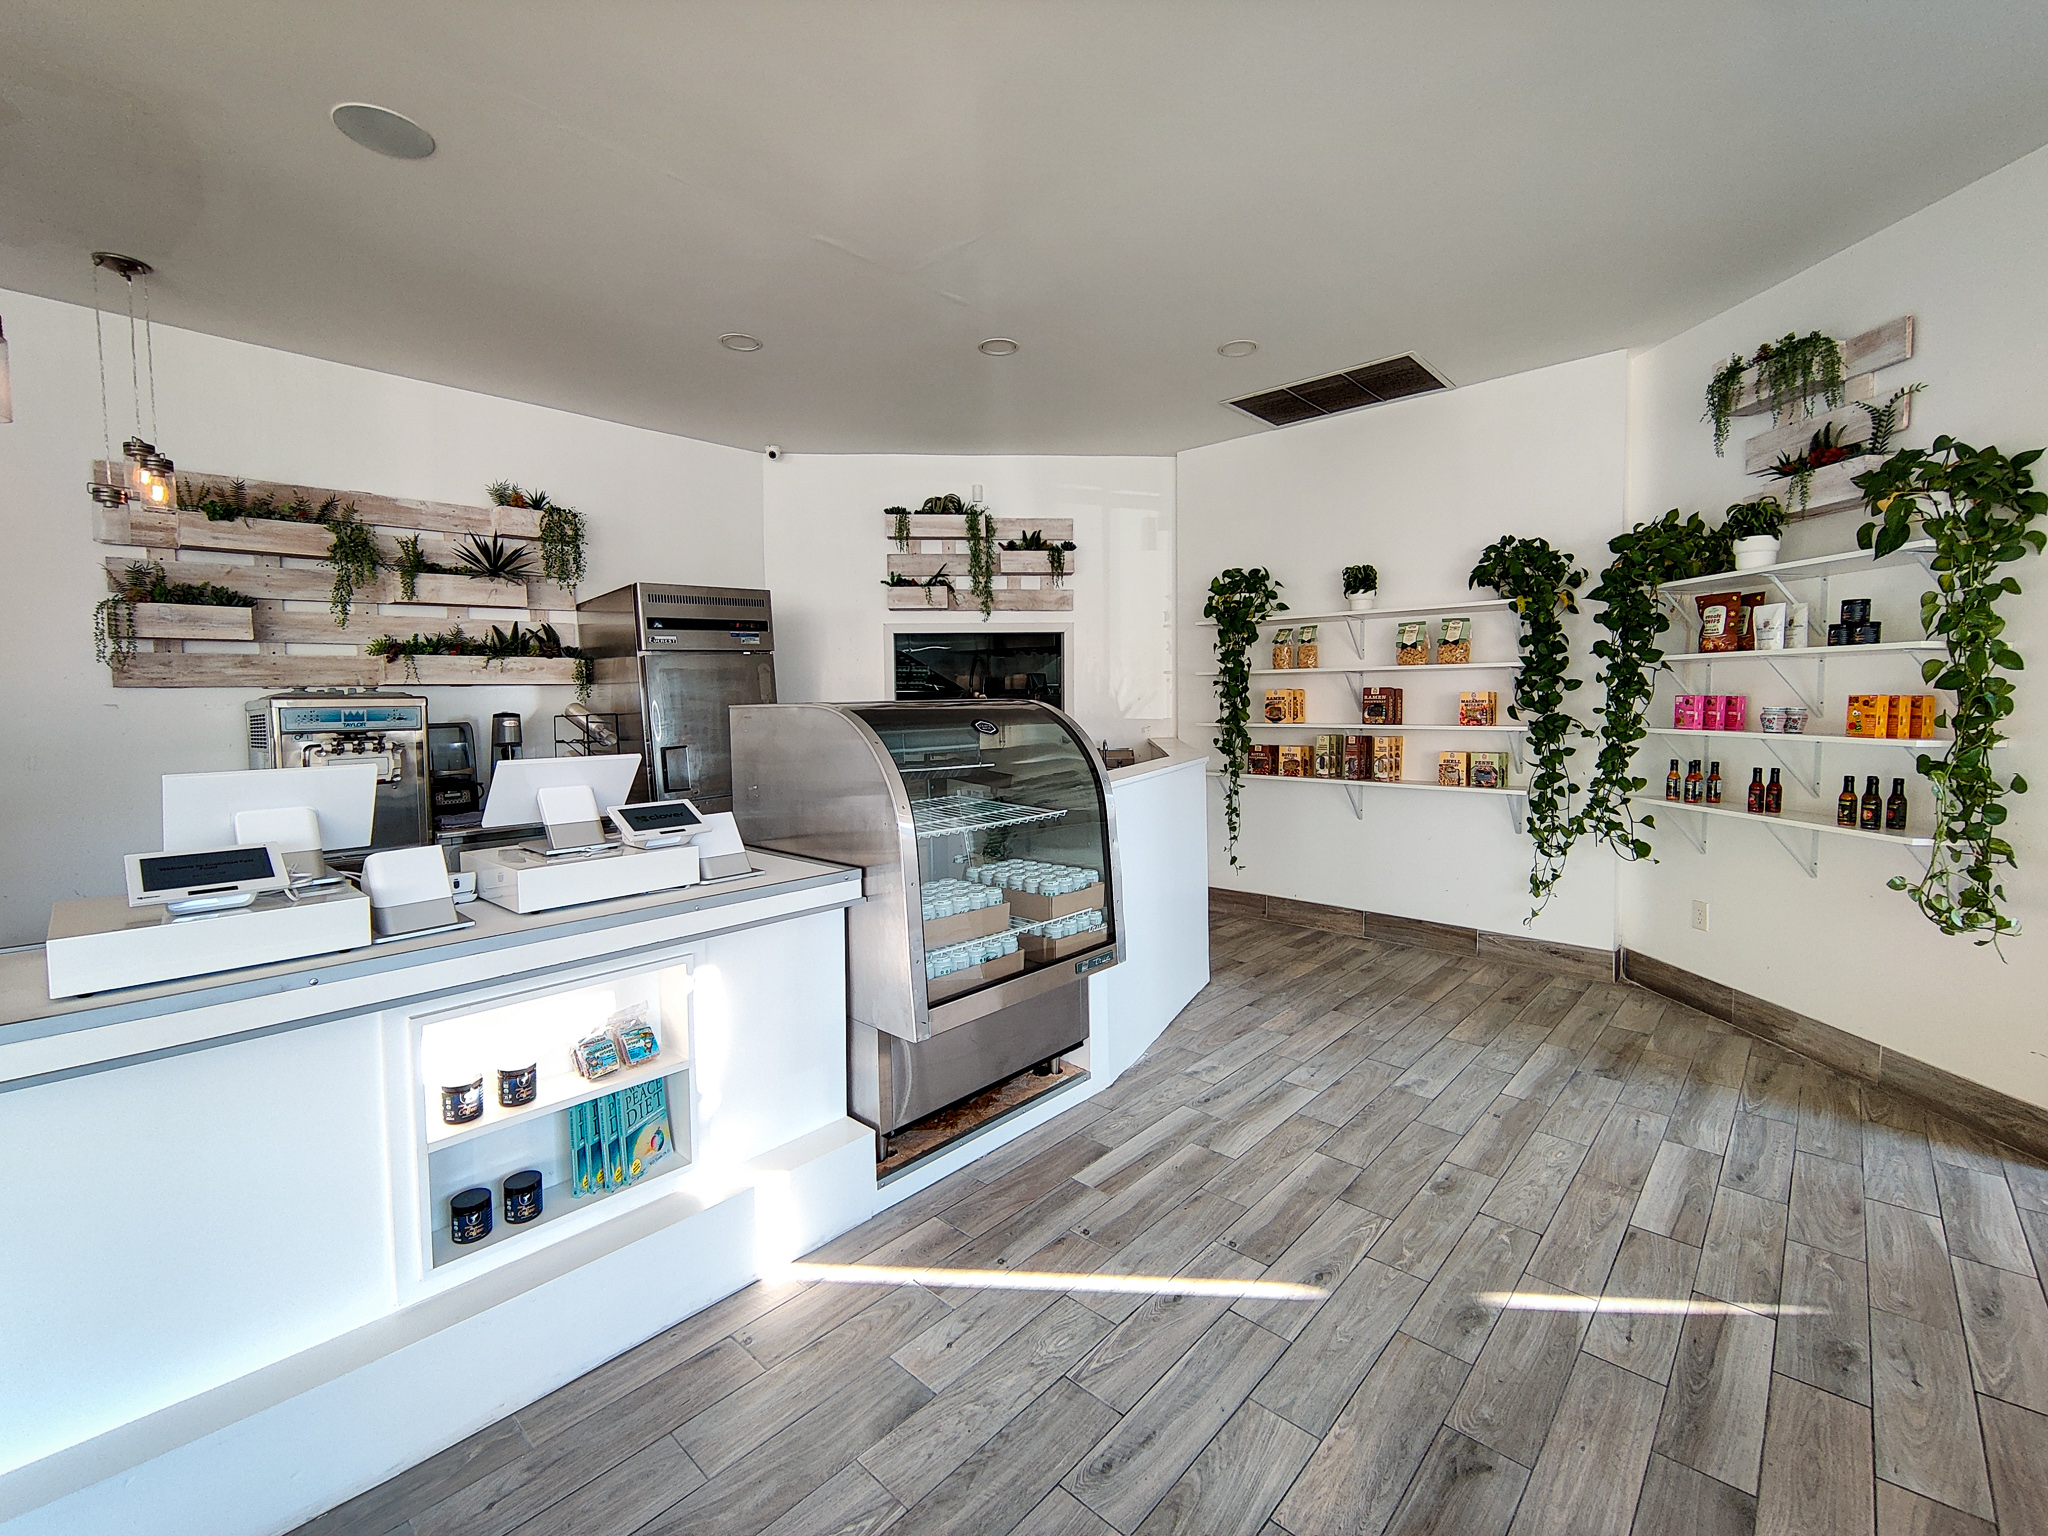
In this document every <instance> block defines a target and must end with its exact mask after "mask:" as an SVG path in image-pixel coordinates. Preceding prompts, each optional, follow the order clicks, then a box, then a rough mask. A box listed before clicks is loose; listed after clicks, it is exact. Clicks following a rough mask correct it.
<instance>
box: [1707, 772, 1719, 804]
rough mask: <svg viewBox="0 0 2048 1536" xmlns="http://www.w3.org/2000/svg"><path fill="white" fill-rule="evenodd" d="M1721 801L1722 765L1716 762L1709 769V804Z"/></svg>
mask: <svg viewBox="0 0 2048 1536" xmlns="http://www.w3.org/2000/svg"><path fill="white" fill-rule="evenodd" d="M1720 803H1721V765H1720V764H1719V763H1714V764H1712V765H1710V766H1709V767H1708V769H1707V804H1709V805H1719V804H1720Z"/></svg>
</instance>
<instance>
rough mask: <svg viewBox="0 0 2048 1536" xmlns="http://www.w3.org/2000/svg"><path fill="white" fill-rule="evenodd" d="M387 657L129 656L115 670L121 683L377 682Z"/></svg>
mask: <svg viewBox="0 0 2048 1536" xmlns="http://www.w3.org/2000/svg"><path fill="white" fill-rule="evenodd" d="M384 681H385V676H384V663H383V662H382V661H380V660H379V659H378V658H377V657H375V656H183V655H178V654H175V653H173V652H169V651H164V652H159V653H156V654H153V655H152V654H144V655H140V656H130V657H129V658H128V659H127V660H126V661H124V662H123V663H122V664H121V665H120V666H119V667H117V668H116V669H115V670H114V686H115V687H116V688H233V689H235V690H236V691H238V692H240V693H245V694H246V693H247V692H249V691H250V690H251V689H261V688H375V687H378V686H380V685H381V684H383V682H384Z"/></svg>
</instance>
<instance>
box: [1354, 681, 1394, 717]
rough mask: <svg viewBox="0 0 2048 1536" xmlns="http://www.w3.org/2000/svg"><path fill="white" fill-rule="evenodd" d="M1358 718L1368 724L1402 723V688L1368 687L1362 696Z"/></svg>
mask: <svg viewBox="0 0 2048 1536" xmlns="http://www.w3.org/2000/svg"><path fill="white" fill-rule="evenodd" d="M1358 718H1359V719H1360V720H1361V721H1362V722H1364V723H1365V724H1366V725H1400V724H1401V723H1402V720H1401V690H1400V689H1398V688H1368V689H1366V690H1365V691H1364V693H1363V695H1362V696H1361V698H1360V707H1359V712H1358Z"/></svg>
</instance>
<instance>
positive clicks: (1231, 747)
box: [1202, 565, 1287, 869]
mask: <svg viewBox="0 0 2048 1536" xmlns="http://www.w3.org/2000/svg"><path fill="white" fill-rule="evenodd" d="M1286 611H1287V605H1286V604H1285V603H1283V602H1281V601H1280V583H1279V582H1277V581H1275V580H1274V579H1273V576H1272V573H1271V572H1270V571H1268V570H1267V569H1266V568H1265V567H1264V566H1262V565H1261V566H1253V567H1252V568H1251V569H1250V570H1244V569H1242V568H1241V567H1238V566H1232V567H1231V568H1230V569H1229V570H1227V571H1225V572H1224V573H1223V574H1222V575H1221V576H1218V577H1217V578H1216V579H1215V580H1214V581H1212V582H1210V583H1209V600H1208V601H1207V602H1206V603H1204V604H1203V605H1202V617H1203V618H1205V619H1214V620H1215V621H1216V750H1217V751H1219V752H1221V753H1222V754H1223V823H1224V827H1225V829H1226V839H1225V844H1224V847H1225V851H1226V852H1227V853H1228V854H1229V855H1230V866H1231V868H1233V869H1236V868H1239V867H1240V866H1239V864H1238V862H1237V829H1238V803H1237V797H1238V790H1239V788H1240V787H1241V780H1242V778H1243V775H1244V763H1245V754H1246V753H1247V751H1248V750H1249V749H1250V747H1251V744H1252V736H1251V731H1250V729H1249V726H1250V723H1251V713H1252V674H1251V648H1252V647H1253V646H1254V645H1256V644H1257V643H1258V639H1259V625H1260V624H1261V623H1262V622H1264V621H1265V620H1266V619H1269V618H1271V617H1272V616H1273V615H1274V614H1276V613H1285V612H1286Z"/></svg>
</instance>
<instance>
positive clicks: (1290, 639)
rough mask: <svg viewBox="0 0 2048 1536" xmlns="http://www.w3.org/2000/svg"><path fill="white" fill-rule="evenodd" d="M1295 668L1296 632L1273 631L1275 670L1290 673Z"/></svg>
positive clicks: (1290, 630)
mask: <svg viewBox="0 0 2048 1536" xmlns="http://www.w3.org/2000/svg"><path fill="white" fill-rule="evenodd" d="M1293 668H1294V631H1293V630H1292V629H1291V628H1290V629H1276V630H1274V631H1273V670H1274V671H1276V672H1288V671H1292V670H1293Z"/></svg>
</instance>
